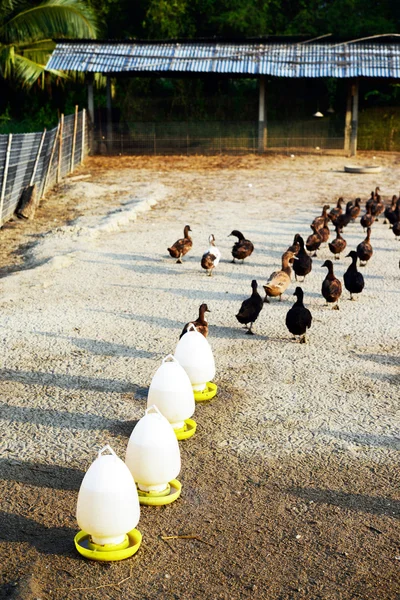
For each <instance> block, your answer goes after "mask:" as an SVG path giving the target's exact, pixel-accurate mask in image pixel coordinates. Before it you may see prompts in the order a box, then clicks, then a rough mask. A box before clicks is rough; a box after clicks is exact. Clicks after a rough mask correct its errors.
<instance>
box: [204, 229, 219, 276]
mask: <svg viewBox="0 0 400 600" xmlns="http://www.w3.org/2000/svg"><path fill="white" fill-rule="evenodd" d="M208 241H209V242H210V247H209V248H208V250H207V252H205V253H204V254H203V256H202V257H201V266H202V267H203V269H205V270H206V271H207V274H208V275H210V276H211V275H212V271H213V269H215V267H216V266H217V265H218V263H219V261H220V259H221V252H220V251H219V249H218V248H217V246H216V245H215V237H214V235H213V234H211V235H210V236H209V238H208Z"/></svg>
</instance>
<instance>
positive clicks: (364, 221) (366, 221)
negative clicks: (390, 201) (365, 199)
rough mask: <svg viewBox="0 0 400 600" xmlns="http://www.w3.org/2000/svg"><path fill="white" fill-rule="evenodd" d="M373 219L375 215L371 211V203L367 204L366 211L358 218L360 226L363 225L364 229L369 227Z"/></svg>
mask: <svg viewBox="0 0 400 600" xmlns="http://www.w3.org/2000/svg"><path fill="white" fill-rule="evenodd" d="M374 221H375V217H374V216H373V215H372V213H371V205H369V206H368V205H367V212H366V213H365V215H363V216H362V217H361V219H360V223H361V225H362V227H364V231H365V230H366V229H367V227H371V225H372V223H373V222H374Z"/></svg>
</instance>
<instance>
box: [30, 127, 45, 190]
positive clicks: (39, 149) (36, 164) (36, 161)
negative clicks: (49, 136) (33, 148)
mask: <svg viewBox="0 0 400 600" xmlns="http://www.w3.org/2000/svg"><path fill="white" fill-rule="evenodd" d="M45 137H46V129H45V130H44V131H43V133H42V137H41V139H40V144H39V148H38V151H37V154H36V159H35V163H34V165H33V170H32V175H31V180H30V182H29V185H33V182H34V181H35V175H36V171H37V168H38V164H39V158H40V154H41V152H42V148H43V143H44V138H45Z"/></svg>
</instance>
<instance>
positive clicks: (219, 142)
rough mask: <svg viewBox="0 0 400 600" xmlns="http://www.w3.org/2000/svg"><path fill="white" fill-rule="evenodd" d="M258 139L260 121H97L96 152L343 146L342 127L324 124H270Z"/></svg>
mask: <svg viewBox="0 0 400 600" xmlns="http://www.w3.org/2000/svg"><path fill="white" fill-rule="evenodd" d="M262 137H263V139H262V140H260V130H259V124H258V122H254V121H241V122H226V121H217V122H216V121H214V122H210V121H204V122H201V121H198V122H135V123H112V124H109V125H105V124H103V125H101V124H100V125H97V126H96V128H95V129H94V131H93V152H94V153H97V154H159V155H167V154H187V155H193V154H218V153H227V154H242V153H247V152H257V151H259V150H260V146H261V149H262V150H263V151H287V152H289V151H292V150H293V149H296V150H297V151H304V152H314V151H318V152H325V151H326V152H330V151H332V150H335V151H338V152H340V151H344V150H343V149H344V127H343V123H341V122H340V123H338V121H337V120H334V119H331V120H329V121H328V120H326V121H325V122H324V123H318V122H317V120H315V119H314V120H313V121H304V122H299V121H292V122H289V121H285V122H272V123H268V128H267V130H266V131H265V134H263V136H262Z"/></svg>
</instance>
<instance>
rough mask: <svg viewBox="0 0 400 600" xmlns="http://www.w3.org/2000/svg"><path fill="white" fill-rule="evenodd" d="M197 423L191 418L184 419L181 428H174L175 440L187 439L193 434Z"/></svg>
mask: <svg viewBox="0 0 400 600" xmlns="http://www.w3.org/2000/svg"><path fill="white" fill-rule="evenodd" d="M196 428H197V423H196V421H194V420H193V419H186V420H185V425H184V427H182V429H174V431H175V435H176V439H177V440H187V439H189V438H191V437H192V435H194V434H195V432H196Z"/></svg>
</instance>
